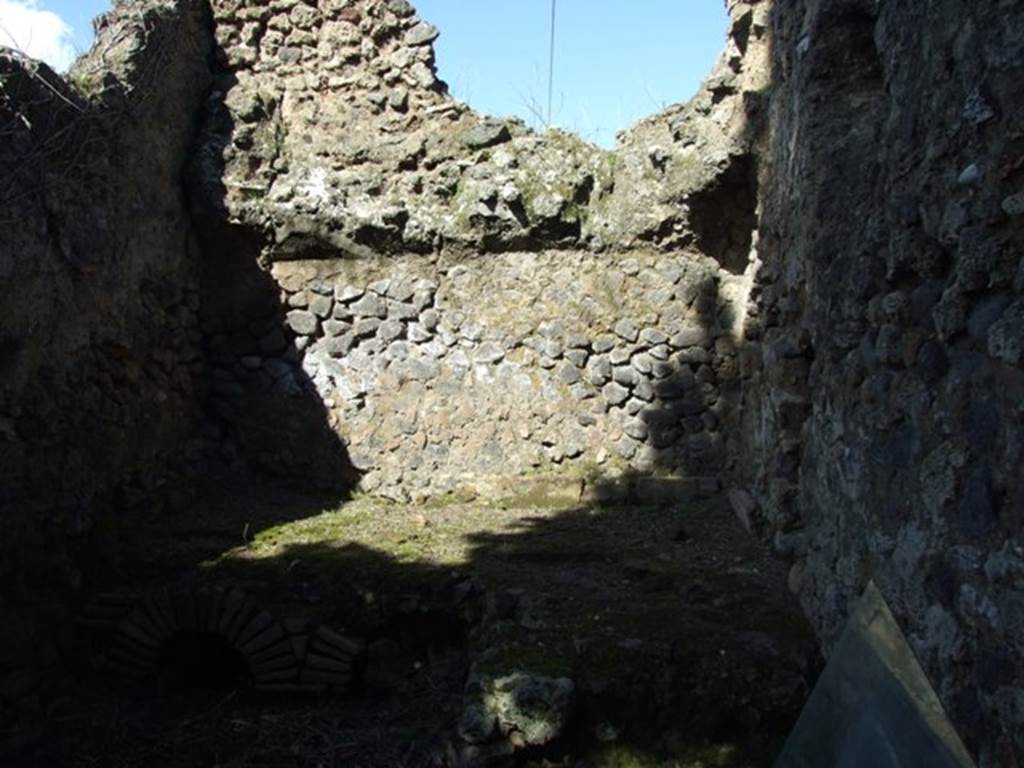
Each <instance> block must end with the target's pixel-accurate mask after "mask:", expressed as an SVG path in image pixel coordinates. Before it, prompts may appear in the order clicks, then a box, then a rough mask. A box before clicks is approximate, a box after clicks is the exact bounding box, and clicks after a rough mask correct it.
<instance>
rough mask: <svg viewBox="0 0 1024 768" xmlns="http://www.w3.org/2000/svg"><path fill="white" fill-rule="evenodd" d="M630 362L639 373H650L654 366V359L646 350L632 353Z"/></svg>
mask: <svg viewBox="0 0 1024 768" xmlns="http://www.w3.org/2000/svg"><path fill="white" fill-rule="evenodd" d="M632 364H633V367H634V368H635V369H636V370H637V371H638V372H639V373H650V372H651V370H652V369H653V368H654V360H652V359H651V356H650V355H649V354H647V353H646V352H640V353H639V354H636V355H633V359H632Z"/></svg>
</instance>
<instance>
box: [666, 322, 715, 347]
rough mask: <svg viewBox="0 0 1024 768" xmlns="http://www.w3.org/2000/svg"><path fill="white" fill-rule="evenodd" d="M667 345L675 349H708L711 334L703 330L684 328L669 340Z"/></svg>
mask: <svg viewBox="0 0 1024 768" xmlns="http://www.w3.org/2000/svg"><path fill="white" fill-rule="evenodd" d="M669 344H670V345H671V346H672V347H674V348H675V349H686V348H688V347H710V346H711V334H710V333H709V332H708V331H707V330H705V329H704V328H697V327H694V328H686V329H684V330H682V331H680V332H679V333H677V334H675V335H674V336H673V337H672V338H671V339H669Z"/></svg>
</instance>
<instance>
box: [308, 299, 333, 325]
mask: <svg viewBox="0 0 1024 768" xmlns="http://www.w3.org/2000/svg"><path fill="white" fill-rule="evenodd" d="M332 309H334V299H333V298H332V297H331V296H322V295H320V294H317V295H316V296H313V297H312V298H311V299H310V301H309V311H310V312H312V313H313V314H314V315H316V316H317V317H319V318H321V319H325V318H328V317H330V316H331V310H332Z"/></svg>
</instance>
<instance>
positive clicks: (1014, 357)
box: [988, 301, 1024, 365]
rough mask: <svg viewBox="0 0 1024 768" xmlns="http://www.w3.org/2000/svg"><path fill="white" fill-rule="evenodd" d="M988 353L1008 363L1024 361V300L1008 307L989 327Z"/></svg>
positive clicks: (1015, 363) (1018, 363)
mask: <svg viewBox="0 0 1024 768" xmlns="http://www.w3.org/2000/svg"><path fill="white" fill-rule="evenodd" d="M988 353H989V354H990V355H991V356H992V357H994V358H996V359H997V360H1001V361H1003V362H1004V363H1006V364H1007V365H1020V364H1021V362H1022V361H1024V301H1018V302H1016V303H1015V304H1012V305H1011V306H1010V307H1008V308H1007V309H1006V311H1005V312H1003V315H1002V317H1000V318H999V320H997V321H996V322H995V323H994V324H993V325H992V327H991V328H990V329H989V332H988Z"/></svg>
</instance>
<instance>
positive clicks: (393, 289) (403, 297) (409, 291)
mask: <svg viewBox="0 0 1024 768" xmlns="http://www.w3.org/2000/svg"><path fill="white" fill-rule="evenodd" d="M415 293H416V289H415V288H413V286H412V284H411V283H409V282H404V281H397V280H396V281H393V282H392V283H391V285H389V286H388V298H389V299H393V300H395V301H399V302H404V303H408V302H409V300H410V299H412V297H413V296H414V295H415Z"/></svg>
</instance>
